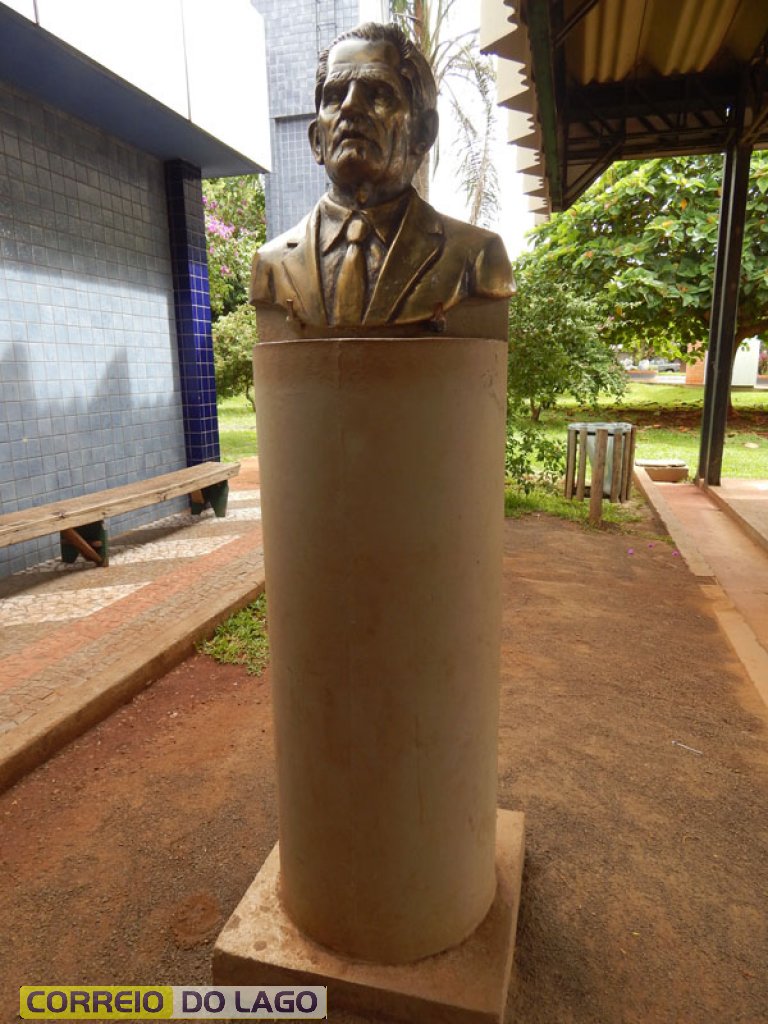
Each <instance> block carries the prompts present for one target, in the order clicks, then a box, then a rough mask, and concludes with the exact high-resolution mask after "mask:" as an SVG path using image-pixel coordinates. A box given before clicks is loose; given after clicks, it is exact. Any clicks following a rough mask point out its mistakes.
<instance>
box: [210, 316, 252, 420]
mask: <svg viewBox="0 0 768 1024" xmlns="http://www.w3.org/2000/svg"><path fill="white" fill-rule="evenodd" d="M258 340H259V335H258V331H257V330H256V310H255V309H254V308H253V306H251V305H250V304H249V303H247V302H244V303H243V304H242V305H240V306H238V307H237V308H236V309H234V310H233V311H232V312H231V313H225V314H224V315H223V316H220V317H219V318H218V320H214V322H213V362H214V370H215V373H216V391H217V393H218V394H219V395H220V396H221V397H222V398H228V397H230V396H231V395H245V397H246V398H247V399H248V401H249V402H250V403H251V405H253V404H254V394H253V346H254V345H255V344H256V343H257V342H258Z"/></svg>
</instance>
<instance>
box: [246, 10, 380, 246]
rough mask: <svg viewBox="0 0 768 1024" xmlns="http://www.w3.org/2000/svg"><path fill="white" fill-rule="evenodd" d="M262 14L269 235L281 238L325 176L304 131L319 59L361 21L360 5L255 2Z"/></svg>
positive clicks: (314, 198) (322, 187)
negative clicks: (268, 137) (268, 142)
mask: <svg viewBox="0 0 768 1024" xmlns="http://www.w3.org/2000/svg"><path fill="white" fill-rule="evenodd" d="M254 6H255V7H256V8H257V9H258V11H259V13H260V14H263V15H264V27H265V30H266V36H267V80H268V83H269V113H270V123H271V141H272V173H271V174H268V175H267V176H266V179H265V182H266V188H265V197H266V213H267V233H268V236H269V237H270V238H274V236H275V235H279V234H282V232H283V231H287V230H288V228H290V227H293V225H294V224H296V223H297V221H299V220H301V218H302V217H303V216H304V215H305V214H306V213H307V212H308V211H309V210H310V209H311V208H312V207H313V206H314V204H315V203H316V202H317V200H318V199H319V198H320V196H321V195H322V194H323V192H324V191H325V187H326V177H325V174H324V172H323V169H322V167H318V165H317V164H316V163H315V161H314V157H313V156H312V151H311V150H310V148H309V142H308V140H307V128H308V126H309V123H310V121H311V120H312V119H313V118H314V116H315V98H314V97H315V69H316V67H317V55H318V53H319V52H320V50H322V49H324V47H326V46H327V45H328V44H329V43H330V42H332V40H333V39H334V38H335V37H336V36H337V35H339V34H340V33H341V32H344V31H346V29H348V28H352V26H353V25H356V24H357V23H358V22H359V21H360V18H359V11H358V0H254Z"/></svg>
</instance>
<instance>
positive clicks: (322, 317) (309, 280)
mask: <svg viewBox="0 0 768 1024" xmlns="http://www.w3.org/2000/svg"><path fill="white" fill-rule="evenodd" d="M319 228H320V212H319V207H317V206H316V207H315V209H314V210H313V211H312V213H311V214H310V215H309V217H308V218H307V220H306V230H305V231H304V232H303V234H302V233H301V232H299V233H298V234H297V238H296V241H289V242H288V246H289V249H288V252H287V253H286V255H285V256H284V257H283V270H284V271H285V276H286V278H287V280H288V283H289V284H290V290H289V291H288V292H287V294H286V296H285V300H287V301H292V302H293V313H294V315H295V316H296V317H298V318H299V319H300V320H303V321H304V322H305V323H309V324H327V323H328V314H327V312H326V309H325V300H324V298H323V285H322V281H321V279H320V264H319V247H318V231H319Z"/></svg>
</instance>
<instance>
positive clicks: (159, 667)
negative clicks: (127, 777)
mask: <svg viewBox="0 0 768 1024" xmlns="http://www.w3.org/2000/svg"><path fill="white" fill-rule="evenodd" d="M263 591H264V576H263V573H262V575H261V578H259V579H257V580H256V581H255V582H254V583H252V584H251V585H249V586H247V587H244V588H243V589H241V590H240V591H238V592H237V593H235V594H233V593H232V588H231V587H230V588H228V589H226V590H224V591H223V592H222V593H220V594H217V595H209V600H208V602H207V605H206V607H204V608H200V607H198V608H197V609H195V611H193V612H190V613H189V614H187V615H186V616H184V617H183V618H181V619H177V620H175V621H173V622H172V624H171V625H169V628H168V629H167V630H164V631H158V633H157V634H155V635H153V636H148V637H144V638H143V641H142V643H141V644H140V645H137V647H136V649H135V650H134V651H133V652H132V653H131V655H129V656H128V657H127V658H125V659H123V660H122V661H121V663H120V665H119V666H113V667H112V668H108V669H106V670H105V669H104V668H103V667H101V668H100V667H98V666H97V667H96V671H94V674H93V676H92V678H90V679H87V680H86V681H84V682H83V683H82V684H81V685H79V686H77V687H75V688H74V689H73V690H72V691H71V692H70V693H67V694H66V695H63V696H61V697H59V698H58V699H57V700H56V701H55V702H53V705H52V707H51V709H50V710H49V711H42V712H40V713H38V714H36V715H34V716H33V717H32V718H30V719H28V720H27V721H26V722H23V723H22V724H21V725H19V726H17V727H16V728H15V729H13V730H12V731H11V732H10V733H9V734H7V735H6V736H3V737H2V738H0V792H2V791H3V790H4V789H7V788H9V787H10V786H12V785H13V784H14V783H15V782H17V781H18V780H19V779H20V778H22V777H23V776H24V775H26V774H27V773H28V772H30V771H31V770H32V769H33V768H37V767H38V766H39V765H41V764H43V763H44V762H45V761H47V760H48V759H49V758H51V757H52V756H53V755H54V754H55V753H57V752H58V751H59V750H61V749H62V747H64V746H66V744H68V743H70V742H71V741H72V740H74V739H76V738H77V737H78V736H81V735H82V734H83V733H84V732H86V731H87V730H88V729H90V728H92V726H94V725H96V724H98V723H99V722H101V721H103V719H105V718H106V717H107V716H108V715H110V714H111V713H112V712H113V711H115V710H116V709H117V708H118V707H120V706H121V705H122V704H125V703H127V702H128V701H129V700H131V699H132V698H133V697H135V696H136V694H137V693H139V692H140V691H141V690H143V689H145V688H146V687H147V686H149V685H150V683H152V682H154V681H155V680H156V679H158V678H159V677H160V676H162V675H164V674H165V673H166V672H168V671H169V670H170V669H172V668H174V667H175V666H176V665H178V664H179V662H181V661H183V660H184V659H185V658H187V657H188V656H189V655H190V654H192V653H193V652H194V649H195V644H196V642H197V641H198V640H200V639H203V638H204V637H206V636H210V634H211V633H212V632H213V631H214V629H215V628H216V626H218V625H219V623H220V622H222V621H223V620H224V619H226V618H227V617H228V616H229V615H231V614H232V613H233V612H236V611H239V610H240V609H241V608H244V607H245V606H246V605H247V604H250V603H251V602H252V601H255V600H256V598H257V597H258V596H259V595H260V594H261V593H262V592H263ZM158 612H159V613H161V608H159V609H158Z"/></svg>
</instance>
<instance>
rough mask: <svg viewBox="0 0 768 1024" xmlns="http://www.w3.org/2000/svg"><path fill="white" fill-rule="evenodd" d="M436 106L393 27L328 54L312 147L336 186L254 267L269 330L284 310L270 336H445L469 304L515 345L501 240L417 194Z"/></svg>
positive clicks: (371, 27)
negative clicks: (415, 183)
mask: <svg viewBox="0 0 768 1024" xmlns="http://www.w3.org/2000/svg"><path fill="white" fill-rule="evenodd" d="M436 106H437V90H436V87H435V81H434V77H433V75H432V71H431V69H430V67H429V64H428V62H427V61H426V59H425V58H424V56H423V55H422V53H421V52H420V51H419V50H418V49H417V48H416V47H415V46H414V45H413V44H412V43H411V42H410V41H409V40H408V39H407V38H406V36H405V35H404V34H403V33H402V32H401V31H400V29H398V28H397V27H396V26H394V25H377V24H373V23H368V24H365V25H360V26H358V27H357V28H354V29H351V30H350V31H348V32H345V33H343V34H342V35H340V36H339V37H338V38H337V39H336V40H334V42H333V43H332V44H331V45H330V47H329V48H328V49H327V50H325V51H324V52H323V53H322V54H321V55H320V58H319V62H318V68H317V77H316V86H315V107H316V110H317V118H316V120H314V121H313V122H312V123H311V125H310V128H309V142H310V145H311V147H312V152H313V153H314V156H315V160H316V161H317V162H318V163H319V164H322V165H323V166H324V167H325V170H326V173H327V175H328V178H329V180H330V181H329V187H328V191H327V193H326V194H325V195H324V196H323V198H322V199H321V200H320V201H319V203H318V204H317V205H316V206H315V208H314V209H313V210H312V212H311V213H310V214H309V215H308V217H306V218H305V219H304V220H303V221H302V222H301V223H300V224H298V225H296V227H295V228H293V229H291V230H290V231H287V232H286V233H285V234H283V235H281V236H280V237H278V238H275V239H273V240H272V241H271V242H269V243H268V244H267V245H265V246H264V247H263V248H262V249H261V250H260V251H259V253H257V255H256V257H255V258H254V261H253V272H252V278H251V294H250V298H251V302H252V303H253V304H254V305H255V306H256V307H257V309H258V312H259V323H260V326H261V325H262V322H263V323H264V324H265V325H267V326H268V325H270V324H274V323H275V320H274V318H272V319H271V320H270V318H269V316H268V315H267V314H268V313H269V312H270V311H274V310H275V307H277V309H278V310H279V311H281V312H280V322H281V327H280V329H279V331H274V329H273V328H272V327H270V326H268V332H267V333H268V334H270V335H272V334H275V335H276V334H277V333H280V332H282V334H283V336H286V333H288V334H292V335H293V336H294V337H296V336H298V337H301V336H315V337H316V336H318V335H326V336H327V335H339V334H356V335H359V334H361V333H364V334H371V333H374V334H375V333H382V329H384V328H386V333H392V328H393V327H394V328H399V329H403V328H406V329H407V333H415V332H418V331H423V330H431V331H443V330H446V317H447V316H448V317H450V316H451V311H454V312H455V311H456V307H457V306H458V305H459V304H461V303H465V302H470V303H472V302H473V301H475V302H477V301H481V302H483V303H484V304H485V305H486V306H487V304H488V303H489V302H491V303H493V304H494V306H495V307H496V311H497V315H496V316H495V321H497V322H498V330H499V331H501V332H502V334H503V335H505V333H506V302H505V301H504V300H506V299H507V298H508V297H509V295H510V294H511V293H512V291H513V282H512V274H511V270H510V266H509V261H508V259H507V255H506V252H505V250H504V245H503V243H502V241H501V239H500V238H499V236H498V235H496V234H494V233H492V232H490V231H486V230H484V229H483V228H478V227H474V226H473V225H470V224H465V223H463V222H461V221H457V220H454V219H452V218H450V217H445V216H443V215H442V214H440V213H438V212H437V211H436V210H434V209H433V208H432V207H431V206H430V205H429V204H428V203H426V202H424V200H422V199H421V198H420V197H419V196H418V195H417V193H416V191H415V190H414V189H413V187H412V186H411V181H412V179H413V177H414V175H415V173H416V171H417V170H418V168H419V166H420V164H421V163H422V161H423V160H424V157H425V156H426V154H427V152H428V150H429V149H430V147H431V146H432V144H433V142H434V141H435V137H436V135H437V124H438V117H437V109H436ZM467 312H469V310H467ZM461 319H462V318H458V319H457V322H460V320H461ZM463 319H464V321H466V322H467V323H469V324H471V321H472V316H471V315H470V317H469V318H467V317H466V316H465V317H464V318H463ZM286 328H287V330H286ZM261 333H262V337H264V333H265V332H264V330H262V332H261ZM451 333H474V331H473V330H469V331H465V330H459V331H451ZM264 340H266V338H265V339H264Z"/></svg>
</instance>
